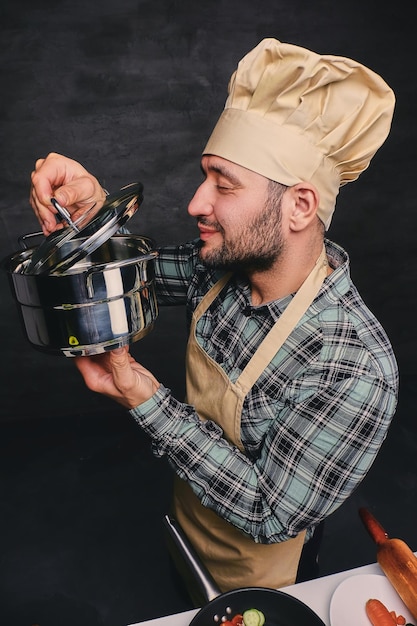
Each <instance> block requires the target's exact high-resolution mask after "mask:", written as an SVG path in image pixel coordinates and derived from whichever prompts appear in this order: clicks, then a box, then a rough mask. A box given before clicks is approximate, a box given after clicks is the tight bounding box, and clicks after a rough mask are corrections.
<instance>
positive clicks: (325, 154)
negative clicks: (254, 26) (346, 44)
mask: <svg viewBox="0 0 417 626" xmlns="http://www.w3.org/2000/svg"><path fill="white" fill-rule="evenodd" d="M228 93H229V95H228V98H227V100H226V104H225V108H224V110H223V112H222V114H221V116H220V118H219V120H218V122H217V124H216V126H215V128H214V130H213V133H212V135H211V137H210V139H209V141H208V143H207V145H206V147H205V149H204V152H203V154H214V155H217V156H221V157H223V158H225V159H228V160H230V161H233V162H234V163H237V164H238V165H242V166H244V167H246V168H248V169H250V170H253V171H254V172H257V173H259V174H262V175H263V176H266V177H267V178H270V179H272V180H275V181H277V182H279V183H282V184H284V185H288V186H291V185H295V184H296V183H299V182H301V181H308V182H311V183H313V184H314V185H315V186H316V187H317V189H318V191H319V193H320V207H319V211H318V214H319V217H320V219H321V220H322V221H323V222H324V224H325V226H326V229H327V228H328V227H329V225H330V222H331V219H332V214H333V211H334V208H335V202H336V197H337V194H338V192H339V187H340V186H341V185H344V184H346V183H348V182H351V181H352V180H356V179H357V178H358V176H359V175H360V173H361V172H363V170H365V169H366V168H367V167H368V165H369V162H370V160H371V158H372V157H373V155H374V154H375V152H376V151H377V150H378V148H379V147H380V146H381V144H382V143H383V142H384V141H385V139H386V137H387V135H388V133H389V130H390V126H391V120H392V116H393V112H394V105H395V97H394V94H393V92H392V90H391V89H390V87H389V86H388V85H387V84H386V83H385V81H384V80H383V79H382V78H381V77H380V76H378V75H377V74H375V73H374V72H372V71H371V70H369V69H368V68H366V67H364V66H363V65H361V64H360V63H357V62H356V61H352V60H351V59H348V58H344V57H337V56H331V55H319V54H316V53H315V52H311V51H310V50H306V49H305V48H300V47H299V46H295V45H292V44H286V43H281V42H280V41H277V40H276V39H264V40H263V41H261V43H259V44H258V45H257V46H256V47H255V48H254V49H253V50H251V51H250V52H249V53H248V54H247V55H246V56H245V57H244V58H243V59H242V60H241V61H240V63H239V64H238V66H237V69H236V71H235V72H234V73H233V74H232V77H231V79H230V82H229V88H228Z"/></svg>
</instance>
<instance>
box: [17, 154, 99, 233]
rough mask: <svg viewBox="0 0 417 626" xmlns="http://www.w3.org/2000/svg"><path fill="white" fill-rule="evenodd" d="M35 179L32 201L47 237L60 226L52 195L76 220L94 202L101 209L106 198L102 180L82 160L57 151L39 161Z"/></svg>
mask: <svg viewBox="0 0 417 626" xmlns="http://www.w3.org/2000/svg"><path fill="white" fill-rule="evenodd" d="M31 178H32V185H31V189H30V199H29V200H30V204H31V205H32V208H33V210H34V211H35V214H36V216H37V218H38V220H39V222H40V224H41V227H42V230H43V233H44V235H45V236H47V235H49V234H50V233H52V232H53V231H54V230H57V228H60V226H59V225H58V224H57V222H56V219H55V215H56V209H55V208H54V207H53V205H52V204H51V198H52V197H55V198H56V199H57V201H58V202H59V204H61V205H62V206H64V207H65V208H67V209H68V210H69V212H70V213H71V218H72V219H73V220H76V219H77V218H79V217H80V216H81V215H82V214H83V213H85V212H86V211H87V210H88V209H90V208H91V207H92V206H93V205H96V209H99V208H101V206H102V205H103V202H104V200H105V198H106V193H105V191H104V189H102V187H101V185H100V183H99V182H98V180H97V179H96V178H95V177H94V176H93V175H92V174H90V173H89V172H87V170H86V169H85V168H84V167H83V166H82V165H81V164H80V163H78V162H77V161H74V160H73V159H69V158H68V157H65V156H63V155H61V154H56V153H54V152H51V153H50V154H48V156H47V157H46V158H45V159H38V160H37V161H36V164H35V169H34V171H33V172H32V177H31Z"/></svg>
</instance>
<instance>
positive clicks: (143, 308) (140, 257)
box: [3, 235, 158, 357]
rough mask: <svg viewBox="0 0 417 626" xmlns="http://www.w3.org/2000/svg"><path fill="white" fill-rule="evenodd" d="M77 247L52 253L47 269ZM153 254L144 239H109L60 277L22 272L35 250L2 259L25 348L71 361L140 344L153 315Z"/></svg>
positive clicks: (73, 242)
mask: <svg viewBox="0 0 417 626" xmlns="http://www.w3.org/2000/svg"><path fill="white" fill-rule="evenodd" d="M83 245H85V238H84V237H72V238H71V239H70V240H68V241H66V242H64V243H63V244H62V245H61V246H60V247H59V248H57V250H55V252H54V254H53V255H51V259H52V261H51V262H52V263H53V264H56V263H57V262H58V261H59V258H62V259H65V258H67V257H68V255H71V254H72V253H73V251H76V250H79V249H80V248H82V246H83ZM153 247H154V244H153V241H152V240H151V239H148V238H146V237H140V236H136V235H115V236H113V237H110V238H109V239H108V240H107V241H105V242H104V243H102V244H101V245H100V246H99V247H98V248H97V249H95V250H93V251H92V252H91V254H88V255H86V256H83V257H82V258H80V260H78V261H76V262H75V263H74V264H72V265H71V266H70V267H68V268H67V269H65V271H62V272H60V273H54V272H52V273H50V272H48V271H44V272H42V273H40V274H28V273H26V268H27V267H28V266H30V264H31V261H32V257H33V255H34V254H36V253H37V250H38V248H37V247H32V248H27V249H25V250H21V251H19V252H16V253H15V254H13V255H12V256H11V257H9V258H7V259H5V260H4V261H3V268H4V269H5V270H6V271H7V274H8V277H9V283H10V286H11V291H12V294H13V296H14V298H15V300H16V302H17V305H18V309H19V311H20V314H21V318H22V322H23V327H24V330H25V333H26V336H27V339H28V340H29V342H30V343H31V344H32V346H34V347H35V348H37V349H39V350H41V351H43V352H48V353H51V354H64V355H65V356H67V357H73V356H85V355H92V354H98V353H101V352H104V351H106V350H111V349H113V348H116V347H120V346H123V345H127V344H129V343H132V342H134V341H137V340H138V339H141V338H142V337H144V336H145V335H146V334H147V333H148V332H149V331H150V330H151V329H152V328H153V325H154V322H155V320H156V318H157V315H158V306H157V301H156V296H155V290H154V285H153V281H154V259H155V258H156V257H157V252H156V251H155V250H154V249H153ZM57 257H58V258H57Z"/></svg>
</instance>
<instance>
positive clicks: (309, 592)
mask: <svg viewBox="0 0 417 626" xmlns="http://www.w3.org/2000/svg"><path fill="white" fill-rule="evenodd" d="M382 573H383V572H382V570H381V568H380V567H379V565H378V564H377V563H373V564H371V565H364V566H363V567H356V568H355V569H351V570H346V571H344V572H339V573H338V574H331V575H330V576H323V577H322V578H316V579H315V580H309V581H307V582H305V583H299V584H298V585H291V586H290V587H282V588H281V589H280V591H284V592H285V593H288V594H289V595H291V596H294V597H295V598H298V599H299V600H301V601H302V602H304V604H307V605H308V606H309V607H310V608H311V609H313V611H314V612H315V613H317V615H318V616H319V617H320V618H321V619H322V620H323V622H324V623H325V624H326V626H331V625H330V617H329V607H330V600H331V597H332V595H333V592H334V591H335V589H336V587H337V586H338V585H339V584H340V583H341V582H342V581H343V580H345V578H349V576H356V575H359V574H382ZM197 612H198V609H193V610H191V611H184V612H183V613H177V614H176V615H167V616H166V617H160V618H158V619H153V620H148V621H146V622H137V623H136V624H130V626H139V624H140V626H144V625H147V626H188V625H189V623H190V621H191V620H192V618H193V617H194V615H195V614H196V613H197Z"/></svg>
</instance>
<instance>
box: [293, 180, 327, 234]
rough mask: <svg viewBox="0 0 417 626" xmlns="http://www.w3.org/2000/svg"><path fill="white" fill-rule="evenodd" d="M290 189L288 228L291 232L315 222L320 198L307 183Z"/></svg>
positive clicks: (314, 188) (312, 186)
mask: <svg viewBox="0 0 417 626" xmlns="http://www.w3.org/2000/svg"><path fill="white" fill-rule="evenodd" d="M290 189H291V192H292V200H293V202H292V210H291V214H290V221H289V226H290V228H291V230H293V231H300V230H303V229H304V228H306V227H307V226H308V225H309V224H311V222H312V221H313V220H315V218H316V215H317V209H318V207H319V201H320V196H319V192H318V190H317V188H316V187H315V186H314V185H312V184H311V183H307V182H302V183H297V184H296V185H293V186H292V187H291V188H290Z"/></svg>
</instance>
